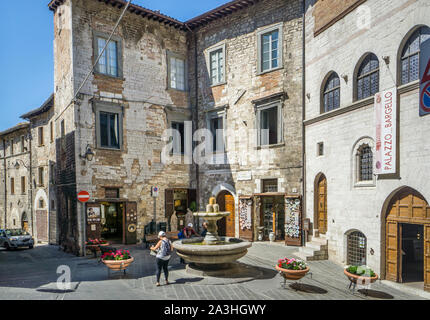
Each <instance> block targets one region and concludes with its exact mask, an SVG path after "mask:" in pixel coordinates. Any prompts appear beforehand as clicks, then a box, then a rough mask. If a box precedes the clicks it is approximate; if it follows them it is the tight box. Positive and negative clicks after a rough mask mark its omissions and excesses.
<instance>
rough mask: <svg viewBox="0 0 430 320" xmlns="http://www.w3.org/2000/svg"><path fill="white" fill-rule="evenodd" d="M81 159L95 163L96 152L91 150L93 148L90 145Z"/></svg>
mask: <svg viewBox="0 0 430 320" xmlns="http://www.w3.org/2000/svg"><path fill="white" fill-rule="evenodd" d="M79 157H81V158H82V159H85V160H88V161H93V158H94V152H93V150H91V147H90V145H89V144H88V145H87V147H86V151H85V154H84V155H83V156H81V155H79Z"/></svg>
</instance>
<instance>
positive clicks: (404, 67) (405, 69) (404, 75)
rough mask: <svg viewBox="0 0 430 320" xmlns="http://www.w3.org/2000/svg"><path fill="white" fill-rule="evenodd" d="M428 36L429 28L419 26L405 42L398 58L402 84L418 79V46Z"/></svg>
mask: <svg viewBox="0 0 430 320" xmlns="http://www.w3.org/2000/svg"><path fill="white" fill-rule="evenodd" d="M429 38H430V28H429V27H421V28H419V29H418V30H416V31H415V32H414V33H413V34H412V35H411V36H410V37H409V39H408V41H407V42H406V43H405V46H404V48H403V51H402V55H401V58H400V59H401V61H400V66H401V83H402V84H407V83H409V82H412V81H415V80H418V78H419V76H420V46H421V44H422V43H423V42H424V41H426V40H427V39H429Z"/></svg>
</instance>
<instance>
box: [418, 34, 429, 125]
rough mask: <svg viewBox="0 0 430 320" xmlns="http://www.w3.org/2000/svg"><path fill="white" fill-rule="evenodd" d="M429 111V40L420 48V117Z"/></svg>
mask: <svg viewBox="0 0 430 320" xmlns="http://www.w3.org/2000/svg"><path fill="white" fill-rule="evenodd" d="M429 113H430V40H427V41H424V42H423V43H422V44H421V49H420V117H422V116H425V115H427V114H429Z"/></svg>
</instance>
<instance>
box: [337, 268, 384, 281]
mask: <svg viewBox="0 0 430 320" xmlns="http://www.w3.org/2000/svg"><path fill="white" fill-rule="evenodd" d="M344 274H345V275H346V276H347V278H348V279H349V281H351V282H352V283H354V284H359V285H366V284H369V283H374V282H375V281H376V280H378V275H377V274H376V273H375V272H373V270H372V269H370V268H369V267H367V266H349V267H346V268H345V269H344Z"/></svg>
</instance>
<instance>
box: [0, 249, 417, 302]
mask: <svg viewBox="0 0 430 320" xmlns="http://www.w3.org/2000/svg"><path fill="white" fill-rule="evenodd" d="M129 249H130V250H131V253H132V255H133V256H134V257H135V262H134V263H133V264H132V265H131V267H130V268H129V270H128V272H127V274H126V275H124V274H122V273H114V272H108V269H107V268H106V267H105V266H104V265H103V264H102V263H99V262H98V259H95V258H90V257H86V258H83V257H75V256H72V255H69V254H65V253H63V252H62V251H60V250H59V248H58V247H56V246H38V247H35V248H34V249H33V250H18V251H10V252H9V251H8V252H6V251H4V250H3V249H0V299H26V300H27V299H43V300H70V299H73V300H91V299H103V300H109V299H133V300H135V299H144V300H166V299H167V300H178V299H179V300H189V299H193V300H195V299H197V300H339V299H341V300H362V299H372V300H374V299H376V300H380V299H384V300H385V299H399V300H411V299H414V300H416V299H420V300H421V299H423V298H421V297H419V296H415V295H411V294H408V293H405V292H403V291H399V290H397V289H394V288H392V287H390V286H386V285H384V284H383V283H380V282H379V281H378V282H377V283H375V284H373V285H372V287H371V288H370V290H369V291H368V296H366V295H364V294H363V293H364V292H357V291H356V292H355V293H352V292H351V291H350V290H348V284H349V281H348V280H347V279H346V277H345V276H344V275H343V269H342V267H341V266H338V265H336V264H334V263H332V262H329V261H316V262H310V263H309V265H310V267H311V272H312V274H309V275H308V276H306V277H305V278H304V279H302V280H301V281H300V283H299V284H294V283H293V282H290V283H288V284H287V286H286V287H285V288H284V287H282V284H283V279H282V278H281V277H280V275H279V274H278V273H277V272H275V271H274V269H273V266H274V264H275V263H276V261H277V260H278V259H279V258H281V257H285V256H288V257H291V256H292V253H293V252H294V251H296V248H288V247H284V246H281V245H278V244H269V243H254V244H253V246H252V248H251V249H250V250H249V253H248V254H247V255H246V256H245V257H243V258H242V259H241V260H240V263H242V264H244V265H246V266H247V267H248V268H250V269H253V270H255V271H256V273H255V274H256V276H257V278H256V279H254V280H252V281H246V282H241V280H247V278H244V279H235V280H231V279H224V280H220V281H216V282H214V281H210V280H208V279H204V278H201V277H198V276H190V275H188V274H187V273H186V272H185V270H184V268H185V267H184V265H183V264H180V261H179V258H178V257H177V256H176V255H174V256H173V257H172V261H171V263H170V267H169V269H170V281H171V284H170V285H169V286H166V285H163V284H164V277H163V276H162V281H161V283H162V286H161V287H156V286H155V276H154V271H155V258H154V257H153V256H150V255H149V251H148V250H145V249H143V248H142V247H141V246H131V247H129ZM62 265H66V266H68V267H69V268H70V270H71V275H72V286H71V289H70V290H68V291H67V292H64V291H61V290H58V288H57V286H56V281H57V278H58V277H59V274H57V268H58V267H59V266H62ZM215 283H216V284H215ZM295 289H297V290H295Z"/></svg>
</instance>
